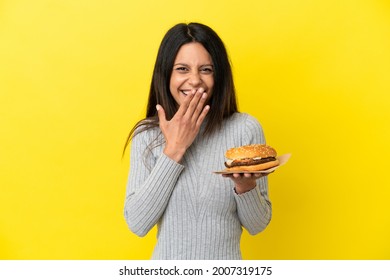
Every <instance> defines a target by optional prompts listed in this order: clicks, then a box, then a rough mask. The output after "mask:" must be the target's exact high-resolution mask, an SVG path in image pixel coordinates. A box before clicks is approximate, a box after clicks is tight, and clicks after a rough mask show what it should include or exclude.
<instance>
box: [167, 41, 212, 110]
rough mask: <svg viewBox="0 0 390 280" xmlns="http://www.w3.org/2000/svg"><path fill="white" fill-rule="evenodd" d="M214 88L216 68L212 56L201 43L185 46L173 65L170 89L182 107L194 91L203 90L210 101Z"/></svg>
mask: <svg viewBox="0 0 390 280" xmlns="http://www.w3.org/2000/svg"><path fill="white" fill-rule="evenodd" d="M213 86H214V67H213V62H212V60H211V57H210V54H209V53H208V52H207V51H206V49H205V48H204V47H203V45H202V44H200V43H196V42H194V43H188V44H185V45H183V46H182V47H181V48H180V49H179V52H178V53H177V55H176V58H175V62H174V63H173V70H172V75H171V79H170V83H169V89H170V91H171V94H172V96H173V98H174V99H175V101H176V103H177V104H178V105H179V106H180V105H181V103H182V101H183V100H184V98H185V97H186V95H188V94H189V93H190V92H191V91H192V90H198V89H200V88H203V90H204V92H206V93H207V95H208V96H207V98H208V99H209V98H210V96H211V94H212V91H213Z"/></svg>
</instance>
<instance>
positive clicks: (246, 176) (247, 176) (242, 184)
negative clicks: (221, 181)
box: [222, 173, 266, 194]
mask: <svg viewBox="0 0 390 280" xmlns="http://www.w3.org/2000/svg"><path fill="white" fill-rule="evenodd" d="M222 176H223V177H226V178H230V179H231V180H233V182H234V183H235V185H236V186H235V190H236V193H237V194H241V193H244V192H248V191H250V190H252V189H254V188H255V187H256V180H257V179H259V178H260V177H263V176H266V174H262V173H233V174H222Z"/></svg>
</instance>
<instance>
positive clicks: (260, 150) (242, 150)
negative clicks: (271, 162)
mask: <svg viewBox="0 0 390 280" xmlns="http://www.w3.org/2000/svg"><path fill="white" fill-rule="evenodd" d="M276 155H277V153H276V150H275V149H274V148H272V147H271V146H268V145H265V144H252V145H246V146H241V147H236V148H231V149H229V150H227V151H226V153H225V156H226V158H228V159H231V160H235V159H243V158H257V157H261V158H267V157H276Z"/></svg>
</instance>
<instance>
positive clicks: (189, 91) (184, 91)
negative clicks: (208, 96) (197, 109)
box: [180, 90, 206, 96]
mask: <svg viewBox="0 0 390 280" xmlns="http://www.w3.org/2000/svg"><path fill="white" fill-rule="evenodd" d="M180 92H181V93H182V94H184V95H185V96H187V95H189V94H190V93H191V92H192V90H180ZM203 92H204V93H205V92H206V91H203Z"/></svg>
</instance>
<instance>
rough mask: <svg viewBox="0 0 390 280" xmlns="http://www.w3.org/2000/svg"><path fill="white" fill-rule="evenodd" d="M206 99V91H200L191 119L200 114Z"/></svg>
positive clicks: (195, 119) (195, 118)
mask: <svg viewBox="0 0 390 280" xmlns="http://www.w3.org/2000/svg"><path fill="white" fill-rule="evenodd" d="M206 100H207V93H206V92H204V93H202V96H201V98H200V100H199V102H198V105H197V106H196V108H195V111H194V113H193V115H192V119H193V121H197V119H198V118H199V117H200V116H201V115H202V113H203V110H204V108H205V104H206Z"/></svg>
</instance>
